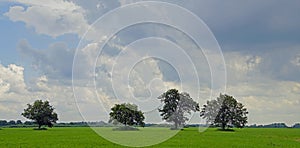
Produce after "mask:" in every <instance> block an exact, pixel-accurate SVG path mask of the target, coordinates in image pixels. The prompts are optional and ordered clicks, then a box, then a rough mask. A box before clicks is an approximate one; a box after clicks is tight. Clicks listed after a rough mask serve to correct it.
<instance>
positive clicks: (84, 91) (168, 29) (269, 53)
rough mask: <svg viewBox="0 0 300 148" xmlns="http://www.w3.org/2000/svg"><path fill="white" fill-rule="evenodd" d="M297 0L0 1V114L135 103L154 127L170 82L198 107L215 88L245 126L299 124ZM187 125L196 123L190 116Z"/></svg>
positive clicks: (90, 111)
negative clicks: (237, 108)
mask: <svg viewBox="0 0 300 148" xmlns="http://www.w3.org/2000/svg"><path fill="white" fill-rule="evenodd" d="M299 11H300V1H298V0H289V1H284V0H277V1H274V0H265V1H259V0H252V1H238V0H228V1H224V2H223V1H222V2H220V1H217V0H183V1H182V0H180V1H179V0H175V1H174V0H172V1H170V0H164V1H152V2H149V1H148V2H147V1H138V0H112V1H106V0H90V1H88V2H87V1H80V0H68V1H67V0H53V1H47V2H42V1H40V0H9V1H8V0H2V1H0V25H1V28H0V30H1V34H0V45H1V46H0V119H5V120H17V119H21V120H23V121H25V120H26V119H25V118H23V117H22V116H21V113H22V111H23V109H24V108H25V107H26V104H28V103H32V102H34V100H37V99H42V100H49V101H50V103H51V104H52V105H53V106H54V107H55V110H56V112H57V113H58V115H59V120H60V121H61V122H63V121H97V120H99V121H100V120H103V121H107V120H108V113H109V109H110V107H111V106H112V105H114V104H115V103H124V102H130V103H135V104H137V105H138V106H139V108H140V109H141V110H143V111H144V112H145V115H146V122H156V123H160V122H161V120H160V117H159V113H158V112H157V108H158V107H160V106H161V102H160V101H159V100H158V99H157V97H158V96H159V95H160V94H162V93H163V92H165V91H166V90H168V89H170V88H176V89H179V91H180V92H188V93H189V94H190V95H191V97H192V98H193V99H194V100H196V101H197V102H199V103H200V105H201V106H202V105H203V104H204V103H205V102H206V100H211V99H215V98H216V97H217V96H218V95H219V94H220V93H226V94H229V95H232V96H234V98H236V99H237V100H238V101H239V102H241V103H243V104H244V105H245V107H246V108H247V109H248V111H249V115H248V118H249V119H248V122H249V124H269V123H273V122H284V123H287V124H288V125H292V124H294V123H297V122H300V114H299V109H300V108H299V106H300V77H299V76H300V17H299V16H298V15H299ZM190 122H191V123H202V122H203V120H202V119H200V117H199V114H197V113H196V114H193V117H192V119H191V121H190Z"/></svg>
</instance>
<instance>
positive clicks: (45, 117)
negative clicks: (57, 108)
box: [22, 100, 58, 129]
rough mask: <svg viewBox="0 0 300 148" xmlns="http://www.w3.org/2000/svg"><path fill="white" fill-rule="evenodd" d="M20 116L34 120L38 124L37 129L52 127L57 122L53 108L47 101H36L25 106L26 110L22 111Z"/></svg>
mask: <svg viewBox="0 0 300 148" xmlns="http://www.w3.org/2000/svg"><path fill="white" fill-rule="evenodd" d="M22 116H24V117H25V118H28V119H31V120H34V121H35V122H36V123H37V124H38V126H39V129H40V128H41V126H42V125H46V126H48V127H52V126H53V123H56V121H57V120H58V117H57V114H56V113H55V112H54V107H53V106H51V105H50V104H49V102H48V101H44V102H43V101H42V100H36V101H35V102H34V103H33V104H32V105H31V104H27V108H26V109H24V112H23V113H22Z"/></svg>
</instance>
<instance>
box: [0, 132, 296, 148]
mask: <svg viewBox="0 0 300 148" xmlns="http://www.w3.org/2000/svg"><path fill="white" fill-rule="evenodd" d="M95 131H96V132H98V133H99V132H100V133H102V134H112V135H111V136H116V135H118V136H119V138H124V137H126V136H128V133H130V134H132V135H135V137H131V138H132V139H136V138H137V137H142V139H143V138H148V139H149V138H150V139H151V138H158V139H159V138H162V136H163V135H167V134H165V132H176V131H172V130H169V129H168V128H141V129H140V131H112V128H95ZM170 134H174V133H170ZM106 138H107V137H106ZM145 140H147V139H145ZM135 141H136V142H137V140H135ZM0 147H122V146H120V145H117V144H114V143H111V142H109V141H107V140H105V139H103V138H102V137H100V136H98V135H97V134H96V133H95V132H94V131H93V130H92V129H90V128H88V127H77V128H71V127H69V128H52V129H48V130H45V131H39V130H33V129H32V128H2V130H0ZM150 147H300V129H271V128H270V129H267V128H259V129H258V128H257V129H255V128H245V129H235V131H234V132H228V131H218V130H217V129H214V128H211V129H207V130H206V131H205V132H198V129H197V128H187V129H184V130H183V131H178V134H176V135H175V136H174V137H172V138H171V139H169V140H167V141H165V142H162V143H160V144H158V145H154V146H150Z"/></svg>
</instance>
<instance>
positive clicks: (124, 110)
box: [109, 103, 145, 126]
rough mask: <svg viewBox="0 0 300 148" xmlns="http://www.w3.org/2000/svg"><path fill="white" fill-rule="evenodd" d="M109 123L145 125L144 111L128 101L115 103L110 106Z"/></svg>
mask: <svg viewBox="0 0 300 148" xmlns="http://www.w3.org/2000/svg"><path fill="white" fill-rule="evenodd" d="M109 115H110V120H109V122H110V123H112V122H113V123H116V122H119V123H122V124H124V125H125V126H127V125H129V126H132V125H140V126H145V123H144V120H145V117H144V113H143V112H142V111H139V110H138V107H137V105H135V104H130V103H123V104H116V105H115V106H114V107H112V108H111V112H110V113H109Z"/></svg>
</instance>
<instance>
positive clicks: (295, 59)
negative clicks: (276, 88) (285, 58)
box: [291, 54, 300, 66]
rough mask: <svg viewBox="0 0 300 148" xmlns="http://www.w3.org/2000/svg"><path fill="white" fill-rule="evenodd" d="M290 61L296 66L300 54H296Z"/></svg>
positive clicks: (299, 62)
mask: <svg viewBox="0 0 300 148" xmlns="http://www.w3.org/2000/svg"><path fill="white" fill-rule="evenodd" d="M291 63H292V64H294V65H296V66H300V54H298V55H296V56H295V57H294V58H293V59H292V60H291Z"/></svg>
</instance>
